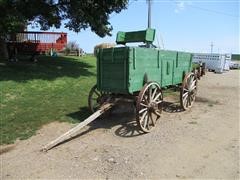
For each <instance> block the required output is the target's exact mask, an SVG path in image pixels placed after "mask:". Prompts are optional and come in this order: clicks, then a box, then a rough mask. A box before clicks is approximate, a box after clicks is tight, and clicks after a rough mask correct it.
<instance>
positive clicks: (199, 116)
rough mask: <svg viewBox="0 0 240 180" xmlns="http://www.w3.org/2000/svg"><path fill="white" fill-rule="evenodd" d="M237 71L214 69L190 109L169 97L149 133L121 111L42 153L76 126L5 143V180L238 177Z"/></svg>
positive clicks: (49, 128) (46, 129)
mask: <svg viewBox="0 0 240 180" xmlns="http://www.w3.org/2000/svg"><path fill="white" fill-rule="evenodd" d="M239 73H240V72H239V71H234V70H233V71H230V72H227V73H224V74H214V73H211V72H208V73H207V75H206V76H204V77H203V78H202V79H201V81H199V90H198V97H197V99H196V102H195V104H194V105H193V107H192V109H191V110H189V111H185V112H182V111H181V110H180V109H179V107H178V105H177V103H176V102H175V100H174V99H167V98H166V99H165V100H166V101H167V106H166V108H165V111H164V112H163V116H162V118H161V121H160V122H159V123H158V125H157V127H156V128H155V130H154V131H153V132H151V133H148V134H141V133H139V131H138V130H137V128H136V123H135V121H134V114H133V113H132V112H127V111H124V109H126V108H121V109H122V111H121V112H119V111H118V112H115V113H113V115H112V116H111V117H110V118H105V119H103V120H98V121H97V122H95V123H92V124H90V125H89V126H88V127H86V128H85V129H83V130H82V134H81V135H80V136H79V137H77V138H75V139H73V140H71V141H69V142H67V143H64V144H62V145H60V146H58V147H55V148H54V149H52V150H50V151H48V152H47V153H44V152H41V151H40V149H41V148H42V147H43V146H44V145H45V144H46V143H48V142H50V141H51V140H53V139H54V138H56V137H58V136H59V135H61V134H62V133H64V132H65V131H67V130H69V129H70V128H71V127H72V126H74V125H72V124H67V123H57V122H56V123H52V124H49V125H46V126H44V127H43V128H42V129H41V130H39V131H38V133H37V135H36V136H33V137H32V138H30V139H28V140H24V141H18V142H16V143H15V144H14V145H10V146H2V147H1V155H0V158H1V179H13V178H17V179H26V178H28V179H29V178H30V179H36V178H44V179H45V178H52V179H53V178H54V179H58V178H64V179H67V178H68V179H70V178H81V179H96V178H98V179H99V178H104V179H133V178H134V179H146V178H147V179H159V178H174V179H175V178H180V179H182V178H204V179H205V178H223V179H239V178H240V177H239V176H240V175H239V119H240V118H239V114H240V112H239V110H240V107H239V106H240V104H239V86H240V81H239V77H240V74H239Z"/></svg>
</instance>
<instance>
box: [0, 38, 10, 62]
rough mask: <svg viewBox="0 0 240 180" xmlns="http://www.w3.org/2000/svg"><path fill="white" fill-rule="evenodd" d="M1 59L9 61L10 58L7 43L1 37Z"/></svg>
mask: <svg viewBox="0 0 240 180" xmlns="http://www.w3.org/2000/svg"><path fill="white" fill-rule="evenodd" d="M0 57H2V58H3V59H5V60H7V59H8V58H9V55H8V50H7V43H6V42H5V40H4V39H3V38H1V37H0Z"/></svg>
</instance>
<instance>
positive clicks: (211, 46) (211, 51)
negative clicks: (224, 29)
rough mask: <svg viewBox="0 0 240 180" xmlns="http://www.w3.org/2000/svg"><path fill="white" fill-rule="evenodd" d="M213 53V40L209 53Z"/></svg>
mask: <svg viewBox="0 0 240 180" xmlns="http://www.w3.org/2000/svg"><path fill="white" fill-rule="evenodd" d="M212 53H213V42H211V54H212Z"/></svg>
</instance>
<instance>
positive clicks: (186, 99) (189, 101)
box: [180, 73, 197, 110]
mask: <svg viewBox="0 0 240 180" xmlns="http://www.w3.org/2000/svg"><path fill="white" fill-rule="evenodd" d="M196 94H197V77H196V75H195V74H194V73H188V74H186V76H185V77H184V80H183V82H182V88H181V90H180V103H181V106H182V108H183V109H184V110H188V109H189V108H191V107H192V105H193V102H194V101H195V98H196Z"/></svg>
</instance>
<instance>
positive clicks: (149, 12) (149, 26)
mask: <svg viewBox="0 0 240 180" xmlns="http://www.w3.org/2000/svg"><path fill="white" fill-rule="evenodd" d="M151 1H152V0H147V3H148V28H151ZM146 45H147V47H148V48H150V46H151V43H149V42H147V44H146Z"/></svg>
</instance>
